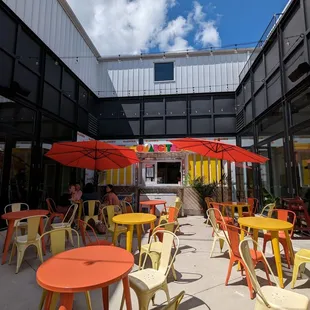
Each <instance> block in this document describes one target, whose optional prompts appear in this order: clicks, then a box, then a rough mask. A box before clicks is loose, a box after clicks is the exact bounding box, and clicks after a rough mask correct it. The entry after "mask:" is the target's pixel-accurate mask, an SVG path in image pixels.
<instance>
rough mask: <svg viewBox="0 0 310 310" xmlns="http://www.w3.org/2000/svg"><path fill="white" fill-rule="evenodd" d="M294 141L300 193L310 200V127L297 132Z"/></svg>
mask: <svg viewBox="0 0 310 310" xmlns="http://www.w3.org/2000/svg"><path fill="white" fill-rule="evenodd" d="M293 141H294V158H295V167H296V182H297V191H298V195H299V196H301V197H303V198H306V200H310V198H309V197H310V194H309V193H310V128H309V127H308V128H305V129H302V130H300V131H298V132H296V133H295V134H294V139H293Z"/></svg>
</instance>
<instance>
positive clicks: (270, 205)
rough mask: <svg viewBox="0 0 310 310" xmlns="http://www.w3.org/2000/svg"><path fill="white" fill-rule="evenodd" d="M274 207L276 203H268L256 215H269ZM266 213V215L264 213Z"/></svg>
mask: <svg viewBox="0 0 310 310" xmlns="http://www.w3.org/2000/svg"><path fill="white" fill-rule="evenodd" d="M275 207H276V203H275V202H273V203H269V204H268V205H266V206H265V207H264V208H263V210H262V211H261V213H259V214H256V216H262V217H271V215H272V212H273V210H274V209H275ZM266 213H267V215H266Z"/></svg>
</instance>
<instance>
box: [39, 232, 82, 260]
mask: <svg viewBox="0 0 310 310" xmlns="http://www.w3.org/2000/svg"><path fill="white" fill-rule="evenodd" d="M70 231H71V232H73V233H74V234H75V235H76V237H77V246H78V247H80V239H79V233H78V232H77V231H76V230H75V229H72V228H69V227H68V228H59V229H53V230H50V231H47V232H46V233H44V234H42V235H41V239H42V238H44V237H45V236H47V235H49V236H50V242H51V243H50V249H51V253H52V255H53V256H54V255H56V254H59V253H62V252H64V251H65V250H66V233H69V232H70Z"/></svg>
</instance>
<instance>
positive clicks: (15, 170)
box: [9, 141, 31, 203]
mask: <svg viewBox="0 0 310 310" xmlns="http://www.w3.org/2000/svg"><path fill="white" fill-rule="evenodd" d="M30 167H31V142H29V141H17V142H16V145H15V148H13V149H12V160H11V176H10V184H9V189H10V190H9V196H10V197H9V198H10V202H11V203H13V202H21V201H27V197H28V190H29V177H30Z"/></svg>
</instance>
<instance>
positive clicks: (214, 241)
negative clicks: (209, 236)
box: [210, 238, 216, 258]
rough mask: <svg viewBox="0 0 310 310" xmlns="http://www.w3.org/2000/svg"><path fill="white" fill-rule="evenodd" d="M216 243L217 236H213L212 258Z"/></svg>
mask: <svg viewBox="0 0 310 310" xmlns="http://www.w3.org/2000/svg"><path fill="white" fill-rule="evenodd" d="M215 243H216V238H213V243H212V247H211V252H210V258H211V257H212V254H213V251H214V248H215Z"/></svg>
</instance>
